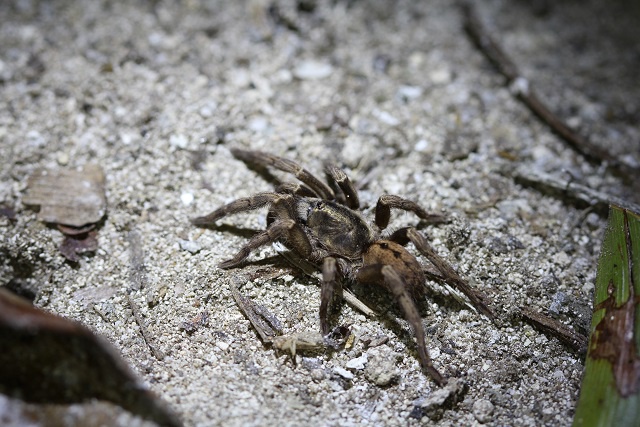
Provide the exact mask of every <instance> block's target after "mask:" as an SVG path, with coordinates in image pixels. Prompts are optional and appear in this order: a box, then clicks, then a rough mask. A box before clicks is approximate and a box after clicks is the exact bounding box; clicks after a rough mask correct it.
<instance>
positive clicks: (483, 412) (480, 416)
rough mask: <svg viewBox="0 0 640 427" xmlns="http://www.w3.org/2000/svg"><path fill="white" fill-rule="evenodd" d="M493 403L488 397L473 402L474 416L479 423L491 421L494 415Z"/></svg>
mask: <svg viewBox="0 0 640 427" xmlns="http://www.w3.org/2000/svg"><path fill="white" fill-rule="evenodd" d="M493 409H494V407H493V403H491V402H490V401H489V400H487V399H478V400H476V401H475V402H473V416H474V417H475V418H476V420H478V422H479V423H482V424H485V423H488V422H490V421H491V419H492V415H493Z"/></svg>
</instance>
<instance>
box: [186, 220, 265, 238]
mask: <svg viewBox="0 0 640 427" xmlns="http://www.w3.org/2000/svg"><path fill="white" fill-rule="evenodd" d="M198 227H200V228H204V229H207V230H215V231H220V232H223V233H229V234H233V235H234V236H238V237H244V238H245V239H250V238H251V237H253V236H254V235H255V234H256V233H259V232H260V230H255V229H253V228H245V227H238V226H236V225H231V224H220V225H218V224H202V225H198Z"/></svg>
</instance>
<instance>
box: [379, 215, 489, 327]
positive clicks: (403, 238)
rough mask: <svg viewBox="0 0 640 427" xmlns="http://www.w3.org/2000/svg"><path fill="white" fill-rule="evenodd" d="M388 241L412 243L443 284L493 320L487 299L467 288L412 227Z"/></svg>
mask: <svg viewBox="0 0 640 427" xmlns="http://www.w3.org/2000/svg"><path fill="white" fill-rule="evenodd" d="M389 240H392V241H394V242H396V243H398V244H400V245H406V244H407V243H409V242H412V243H413V244H414V246H415V247H416V249H417V250H418V252H420V253H421V254H422V255H424V256H425V257H426V258H427V259H428V260H429V261H430V262H431V263H432V264H433V265H434V266H435V267H436V268H437V269H438V271H440V273H441V274H442V276H443V277H444V279H445V282H447V283H448V284H450V285H451V286H453V287H454V288H456V289H458V290H459V291H460V292H462V293H463V294H465V295H466V296H467V298H469V300H470V301H471V303H472V304H473V306H474V307H475V308H476V310H478V311H479V312H480V313H482V314H484V315H485V316H487V317H488V318H489V319H491V320H493V319H495V314H494V313H493V311H492V310H491V308H489V304H490V300H489V297H488V296H487V295H485V294H484V293H482V292H480V291H478V290H477V289H474V288H472V287H471V286H469V284H468V283H467V281H466V280H464V279H463V278H462V277H460V275H459V274H458V273H457V272H456V271H455V270H454V269H453V267H451V265H450V264H449V263H448V262H447V261H446V260H445V259H444V258H442V257H441V256H440V255H438V253H437V252H436V250H435V249H434V247H433V246H431V244H430V243H429V242H428V241H427V239H425V238H424V236H423V235H422V234H421V233H420V232H418V230H416V229H415V228H414V227H405V228H401V229H399V230H397V231H395V232H394V233H393V234H392V235H391V236H390V237H389Z"/></svg>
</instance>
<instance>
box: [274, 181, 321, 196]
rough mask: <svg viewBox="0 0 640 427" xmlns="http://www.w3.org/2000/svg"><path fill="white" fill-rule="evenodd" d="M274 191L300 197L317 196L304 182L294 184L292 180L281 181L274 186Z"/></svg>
mask: <svg viewBox="0 0 640 427" xmlns="http://www.w3.org/2000/svg"><path fill="white" fill-rule="evenodd" d="M276 193H284V194H293V195H295V196H300V197H318V195H317V194H316V192H315V191H313V190H312V189H310V188H309V187H307V186H306V185H304V184H294V183H293V182H283V183H282V184H280V185H278V186H277V187H276Z"/></svg>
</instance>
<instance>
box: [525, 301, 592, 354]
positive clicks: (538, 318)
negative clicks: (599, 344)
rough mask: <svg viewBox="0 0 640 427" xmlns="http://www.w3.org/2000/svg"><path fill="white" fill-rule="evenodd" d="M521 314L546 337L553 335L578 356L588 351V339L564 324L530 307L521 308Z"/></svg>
mask: <svg viewBox="0 0 640 427" xmlns="http://www.w3.org/2000/svg"><path fill="white" fill-rule="evenodd" d="M520 314H521V315H522V318H523V319H524V321H526V322H527V323H529V324H531V325H532V326H533V327H535V328H536V329H538V330H540V331H541V332H543V333H544V334H546V335H552V336H554V337H556V338H558V339H559V340H560V341H562V342H563V343H564V344H566V345H568V346H569V347H571V348H572V349H573V350H575V351H576V352H577V353H578V354H584V353H586V351H587V345H588V342H589V341H588V339H587V337H586V336H584V335H582V334H580V333H578V332H576V331H574V330H573V329H570V328H568V327H567V326H566V325H564V324H563V323H561V322H559V321H557V320H555V319H553V318H551V317H549V316H545V315H544V314H542V313H539V312H537V311H536V310H534V309H532V308H530V307H520Z"/></svg>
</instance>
